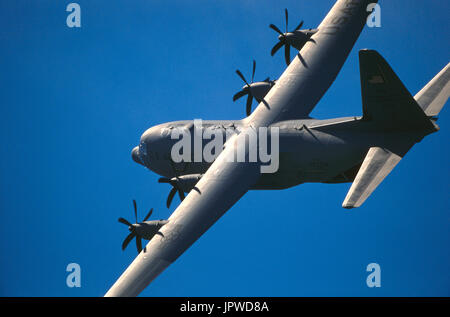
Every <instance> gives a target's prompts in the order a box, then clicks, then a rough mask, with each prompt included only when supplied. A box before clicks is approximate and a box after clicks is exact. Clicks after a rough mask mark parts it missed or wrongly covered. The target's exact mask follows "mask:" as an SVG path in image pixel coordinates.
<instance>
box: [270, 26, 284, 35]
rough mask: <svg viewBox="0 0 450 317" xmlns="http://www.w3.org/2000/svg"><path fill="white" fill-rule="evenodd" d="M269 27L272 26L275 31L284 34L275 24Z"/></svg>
mask: <svg viewBox="0 0 450 317" xmlns="http://www.w3.org/2000/svg"><path fill="white" fill-rule="evenodd" d="M269 27H270V28H271V29H272V30H274V31H275V32H277V33H278V34H280V35H283V36H284V34H283V32H281V31H280V29H279V28H277V27H276V26H275V25H273V24H271V25H269Z"/></svg>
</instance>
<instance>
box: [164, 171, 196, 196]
mask: <svg viewBox="0 0 450 317" xmlns="http://www.w3.org/2000/svg"><path fill="white" fill-rule="evenodd" d="M202 176H203V175H202V174H188V175H182V176H178V177H174V178H172V179H171V181H174V182H176V183H177V185H178V187H179V188H180V189H181V190H182V191H183V192H185V193H189V192H190V191H191V190H192V189H193V188H194V187H195V185H196V184H197V183H198V181H199V180H200V178H202Z"/></svg>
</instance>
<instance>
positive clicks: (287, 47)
mask: <svg viewBox="0 0 450 317" xmlns="http://www.w3.org/2000/svg"><path fill="white" fill-rule="evenodd" d="M284 59H285V60H286V64H287V65H288V66H289V64H290V63H291V46H290V45H289V44H287V43H286V45H285V46H284Z"/></svg>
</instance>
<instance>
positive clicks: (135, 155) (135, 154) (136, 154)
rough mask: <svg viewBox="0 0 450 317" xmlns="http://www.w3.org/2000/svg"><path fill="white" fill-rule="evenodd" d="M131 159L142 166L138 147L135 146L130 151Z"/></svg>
mask: <svg viewBox="0 0 450 317" xmlns="http://www.w3.org/2000/svg"><path fill="white" fill-rule="evenodd" d="M131 158H132V159H133V161H135V162H136V163H138V164H141V165H144V164H143V162H142V161H141V158H140V156H139V147H138V146H136V147H134V148H133V149H132V150H131Z"/></svg>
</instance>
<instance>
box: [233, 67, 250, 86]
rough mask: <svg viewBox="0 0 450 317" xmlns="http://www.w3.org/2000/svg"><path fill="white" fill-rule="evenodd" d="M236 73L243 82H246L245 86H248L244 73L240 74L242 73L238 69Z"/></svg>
mask: <svg viewBox="0 0 450 317" xmlns="http://www.w3.org/2000/svg"><path fill="white" fill-rule="evenodd" d="M236 74H238V76H239V77H241V79H242V80H243V81H244V83H246V84H247V86H250V85H249V84H248V82H247V81H246V80H245V77H244V75H242V73H241V71H240V70H239V69H236Z"/></svg>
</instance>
